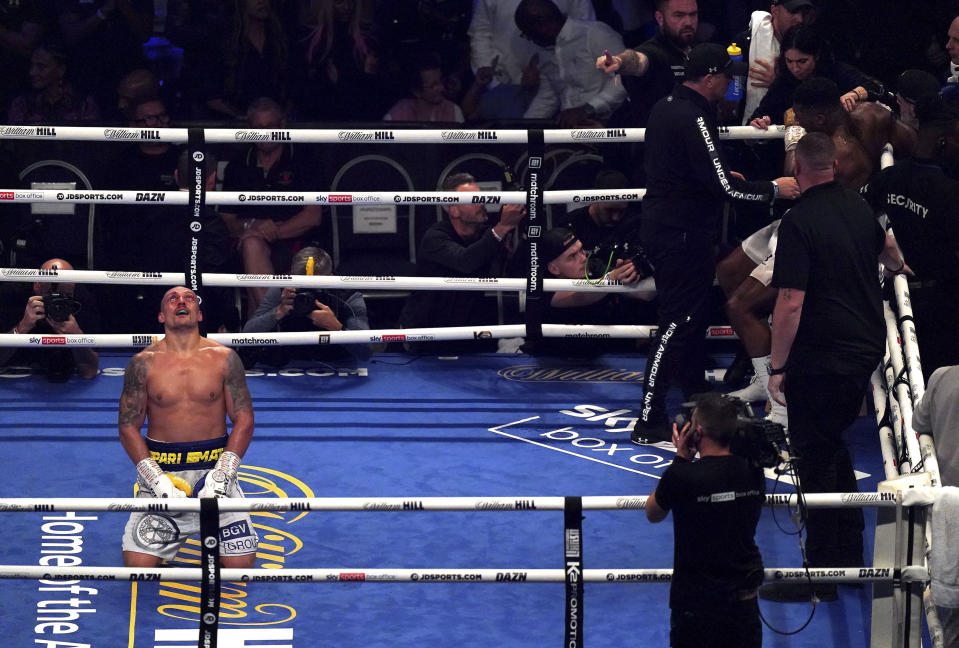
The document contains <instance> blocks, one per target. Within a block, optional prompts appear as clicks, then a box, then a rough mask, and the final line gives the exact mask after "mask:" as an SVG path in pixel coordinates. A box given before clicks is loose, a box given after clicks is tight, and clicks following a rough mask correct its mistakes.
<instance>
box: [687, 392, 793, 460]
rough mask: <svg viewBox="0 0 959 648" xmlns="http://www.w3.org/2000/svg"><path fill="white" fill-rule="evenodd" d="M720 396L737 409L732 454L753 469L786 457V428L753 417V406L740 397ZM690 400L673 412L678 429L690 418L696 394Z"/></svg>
mask: <svg viewBox="0 0 959 648" xmlns="http://www.w3.org/2000/svg"><path fill="white" fill-rule="evenodd" d="M723 398H724V399H726V400H728V401H730V402H732V403H734V404H735V405H736V408H737V410H738V411H737V416H736V430H735V432H734V433H733V438H732V439H731V440H730V443H729V449H730V450H731V451H732V453H733V454H735V455H738V456H740V457H742V458H743V459H746V460H747V461H748V462H749V463H750V465H752V466H754V467H756V468H775V467H776V466H778V465H780V464H781V463H783V462H784V461H787V460H788V459H789V445H788V441H787V439H786V428H784V427H783V426H782V425H781V424H779V423H774V422H772V421H769V420H766V419H765V418H762V417H757V416H754V415H753V410H752V406H751V405H750V404H749V403H747V402H745V401H743V400H740V399H738V398H730V397H728V396H723ZM693 399H694V400H693V401H691V402H688V403H683V409H682V411H681V412H680V413H679V414H677V415H676V418H675V420H674V422H675V423H676V425H677V427H678V428H680V429H682V427H683V426H684V425H685V424H686V422H687V421H691V420H692V418H693V410H694V409H695V408H696V397H695V396H694V397H693Z"/></svg>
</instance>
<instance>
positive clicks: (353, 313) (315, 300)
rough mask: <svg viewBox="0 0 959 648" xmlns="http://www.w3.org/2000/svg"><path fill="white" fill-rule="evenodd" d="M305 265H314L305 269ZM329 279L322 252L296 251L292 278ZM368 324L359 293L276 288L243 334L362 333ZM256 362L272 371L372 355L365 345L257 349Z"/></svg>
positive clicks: (329, 261)
mask: <svg viewBox="0 0 959 648" xmlns="http://www.w3.org/2000/svg"><path fill="white" fill-rule="evenodd" d="M310 259H312V260H313V262H312V264H310ZM310 265H312V268H311V269H312V274H314V275H320V276H324V275H331V274H333V260H332V259H330V255H329V254H327V253H326V252H325V251H324V250H321V249H320V248H318V247H315V246H307V247H304V248H301V249H300V251H299V252H297V253H296V254H295V255H294V256H293V265H292V266H291V268H290V272H291V274H295V275H306V274H310V273H309V272H308V268H310ZM369 328H370V322H369V319H368V318H367V314H366V302H365V301H364V300H363V295H362V293H360V292H358V291H348V290H332V289H323V290H314V289H303V288H281V287H279V286H276V287H273V288H270V289H269V290H267V291H266V296H265V297H263V301H262V302H260V306H259V307H258V308H257V309H256V313H254V314H253V317H251V318H250V319H249V320H248V321H247V323H246V324H245V325H244V326H243V332H244V333H268V332H271V331H366V330H369ZM260 351H261V352H262V353H261V354H260V355H259V358H258V359H259V360H260V361H261V362H264V363H265V364H268V365H271V366H283V365H285V364H287V363H288V362H290V361H291V360H322V361H325V362H343V361H344V360H349V359H350V358H353V359H354V360H366V359H368V358H369V357H370V355H371V352H372V351H371V347H370V345H369V344H345V345H340V344H337V345H323V344H320V345H318V346H313V347H306V348H304V347H297V348H294V347H288V346H285V347H279V348H269V349H267V348H262V349H260Z"/></svg>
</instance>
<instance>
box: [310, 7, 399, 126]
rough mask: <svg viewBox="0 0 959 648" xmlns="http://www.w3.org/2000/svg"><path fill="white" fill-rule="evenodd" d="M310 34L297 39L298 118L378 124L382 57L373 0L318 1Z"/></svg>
mask: <svg viewBox="0 0 959 648" xmlns="http://www.w3.org/2000/svg"><path fill="white" fill-rule="evenodd" d="M304 31H306V34H305V36H304V37H302V38H300V39H298V41H297V45H298V48H297V51H296V60H295V63H294V66H293V67H294V70H295V73H296V74H298V75H299V79H298V81H297V83H296V86H295V87H296V89H295V96H294V99H295V102H296V109H297V117H298V119H300V120H308V121H314V120H315V121H351V120H353V121H375V120H377V119H379V118H380V115H382V114H383V111H384V110H385V109H386V106H383V105H382V100H381V99H380V98H379V97H380V95H381V94H382V93H381V92H379V91H378V90H379V88H378V81H379V78H378V74H377V73H378V71H379V66H380V54H379V51H378V42H377V38H376V33H375V27H374V24H373V2H372V1H371V0H339V1H337V0H320V1H319V2H314V3H312V11H311V13H310V16H309V23H308V24H307V25H305V29H304Z"/></svg>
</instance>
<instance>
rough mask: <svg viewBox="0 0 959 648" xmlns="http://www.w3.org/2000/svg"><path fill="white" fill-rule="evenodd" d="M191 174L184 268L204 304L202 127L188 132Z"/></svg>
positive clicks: (204, 155) (204, 176) (204, 199)
mask: <svg viewBox="0 0 959 648" xmlns="http://www.w3.org/2000/svg"><path fill="white" fill-rule="evenodd" d="M188 141H189V146H188V150H189V151H190V162H191V169H192V175H191V177H190V181H189V182H190V212H189V214H187V217H186V219H185V221H184V224H185V225H186V227H187V236H186V240H187V241H189V244H188V245H187V249H186V250H185V252H186V257H185V259H184V262H185V264H184V272H185V273H186V280H187V288H189V289H190V290H192V291H193V292H194V293H196V296H197V301H198V303H200V304H201V305H202V304H203V294H202V291H203V275H202V272H201V270H202V269H201V268H200V251H201V250H202V249H203V248H202V243H203V210H204V206H205V205H206V153H205V152H204V149H205V148H206V147H205V139H204V134H203V129H202V128H191V129H190V130H189V134H188Z"/></svg>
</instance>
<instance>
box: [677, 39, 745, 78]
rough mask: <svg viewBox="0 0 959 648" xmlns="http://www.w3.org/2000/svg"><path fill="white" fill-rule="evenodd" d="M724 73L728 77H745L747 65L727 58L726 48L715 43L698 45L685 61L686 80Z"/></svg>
mask: <svg viewBox="0 0 959 648" xmlns="http://www.w3.org/2000/svg"><path fill="white" fill-rule="evenodd" d="M720 72H724V73H726V74H728V75H729V76H746V74H748V73H749V63H747V62H746V61H734V60H733V59H731V58H729V54H728V53H727V52H726V48H725V47H723V46H722V45H719V44H717V43H700V44H699V45H697V46H696V47H694V48H693V49H692V51H691V52H690V53H689V58H688V59H686V78H687V79H696V78H698V77H702V76H706V75H707V74H719V73H720Z"/></svg>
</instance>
